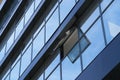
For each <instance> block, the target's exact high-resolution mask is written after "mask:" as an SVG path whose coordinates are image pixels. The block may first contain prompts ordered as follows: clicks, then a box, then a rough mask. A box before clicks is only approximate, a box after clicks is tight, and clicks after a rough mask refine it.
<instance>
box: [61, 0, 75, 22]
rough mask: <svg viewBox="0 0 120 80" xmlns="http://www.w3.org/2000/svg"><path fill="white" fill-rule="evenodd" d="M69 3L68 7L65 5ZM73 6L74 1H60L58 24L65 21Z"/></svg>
mask: <svg viewBox="0 0 120 80" xmlns="http://www.w3.org/2000/svg"><path fill="white" fill-rule="evenodd" d="M68 3H69V5H67V4H68ZM74 5H75V0H62V2H61V4H60V23H61V22H62V21H63V20H64V19H65V17H66V16H67V15H68V13H69V12H70V11H71V9H72V8H73V7H74Z"/></svg>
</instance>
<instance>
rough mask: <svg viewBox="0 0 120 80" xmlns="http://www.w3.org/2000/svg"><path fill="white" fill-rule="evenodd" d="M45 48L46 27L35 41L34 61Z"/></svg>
mask: <svg viewBox="0 0 120 80" xmlns="http://www.w3.org/2000/svg"><path fill="white" fill-rule="evenodd" d="M43 46H44V27H43V28H42V30H41V31H40V33H39V34H38V35H37V36H36V38H35V39H34V41H33V57H32V59H34V57H35V56H36V55H37V54H38V52H39V51H40V50H41V49H42V47H43Z"/></svg>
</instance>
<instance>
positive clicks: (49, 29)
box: [46, 9, 59, 42]
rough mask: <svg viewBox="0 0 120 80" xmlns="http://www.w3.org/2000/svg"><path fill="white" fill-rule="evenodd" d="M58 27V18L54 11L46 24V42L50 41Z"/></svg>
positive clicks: (56, 11) (56, 12)
mask: <svg viewBox="0 0 120 80" xmlns="http://www.w3.org/2000/svg"><path fill="white" fill-rule="evenodd" d="M58 26H59V17H58V9H56V10H55V12H54V13H53V15H52V16H51V18H50V19H49V20H48V22H47V23H46V42H47V41H48V40H49V39H50V37H51V36H52V35H53V33H54V32H55V31H56V29H57V28H58Z"/></svg>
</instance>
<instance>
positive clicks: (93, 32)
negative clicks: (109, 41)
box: [82, 20, 104, 68]
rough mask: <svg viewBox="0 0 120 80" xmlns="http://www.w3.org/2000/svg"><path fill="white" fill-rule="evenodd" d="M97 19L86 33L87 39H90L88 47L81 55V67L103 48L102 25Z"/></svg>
mask: <svg viewBox="0 0 120 80" xmlns="http://www.w3.org/2000/svg"><path fill="white" fill-rule="evenodd" d="M100 23H101V22H100V20H98V21H97V22H96V23H95V24H94V26H93V27H92V28H91V29H90V31H88V33H87V34H86V36H87V38H88V40H89V41H90V43H91V44H90V45H89V47H88V48H87V49H86V50H85V51H84V52H83V53H82V57H83V67H84V68H85V67H86V66H87V65H88V64H89V63H90V62H91V61H92V60H93V59H94V58H95V57H96V56H97V55H98V53H99V52H100V51H101V50H102V49H103V48H104V38H103V32H102V27H101V24H100Z"/></svg>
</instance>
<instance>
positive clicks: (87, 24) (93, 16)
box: [81, 8, 100, 32]
mask: <svg viewBox="0 0 120 80" xmlns="http://www.w3.org/2000/svg"><path fill="white" fill-rule="evenodd" d="M99 14H100V13H99V8H96V9H95V11H94V12H93V13H92V14H91V15H90V16H89V18H88V19H87V20H86V21H85V23H84V24H83V25H82V27H81V29H82V31H83V32H85V31H86V30H87V29H88V28H89V27H90V25H92V23H93V22H94V21H95V20H96V19H97V17H98V16H99Z"/></svg>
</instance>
